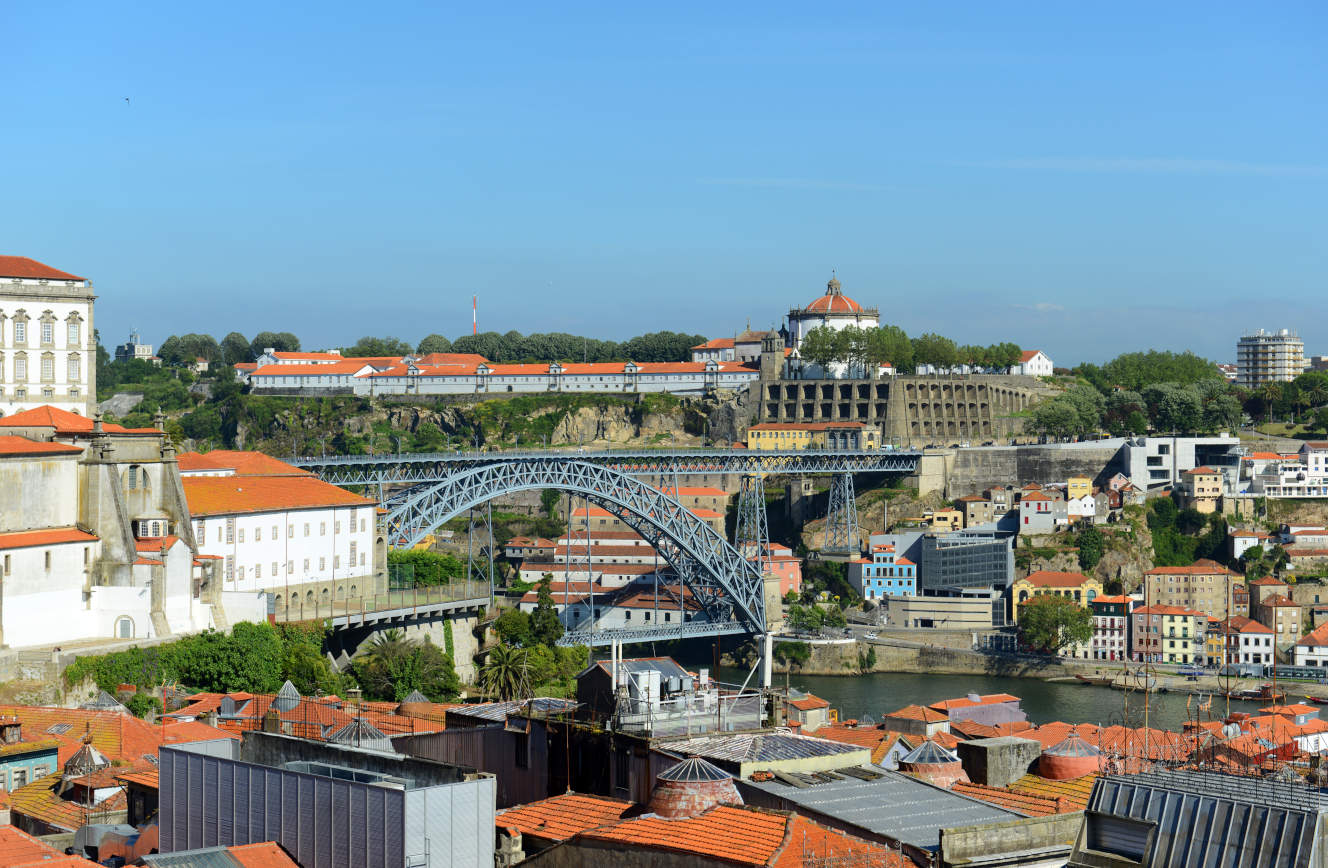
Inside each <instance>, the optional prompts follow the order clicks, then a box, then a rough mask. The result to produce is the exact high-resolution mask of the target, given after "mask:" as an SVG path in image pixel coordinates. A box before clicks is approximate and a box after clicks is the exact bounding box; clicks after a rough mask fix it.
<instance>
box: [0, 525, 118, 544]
mask: <svg viewBox="0 0 1328 868" xmlns="http://www.w3.org/2000/svg"><path fill="white" fill-rule="evenodd" d="M96 541H97V538H96V537H95V536H93V535H92V534H90V533H87V532H86V531H81V530H79V529H78V528H76V527H62V528H53V529H51V530H22V531H18V532H16V533H0V549H25V548H31V547H32V546H53V545H63V544H65V543H81V542H96Z"/></svg>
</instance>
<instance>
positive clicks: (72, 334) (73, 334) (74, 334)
mask: <svg viewBox="0 0 1328 868" xmlns="http://www.w3.org/2000/svg"><path fill="white" fill-rule="evenodd" d="M67 342H68V344H69V346H71V347H76V346H78V323H77V322H71V323H70V324H69V336H68V341H67Z"/></svg>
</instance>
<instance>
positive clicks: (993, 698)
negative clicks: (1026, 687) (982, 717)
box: [927, 693, 1019, 712]
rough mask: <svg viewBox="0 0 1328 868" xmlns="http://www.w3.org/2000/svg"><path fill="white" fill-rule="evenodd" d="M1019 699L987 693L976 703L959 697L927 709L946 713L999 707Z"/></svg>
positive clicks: (964, 697)
mask: <svg viewBox="0 0 1328 868" xmlns="http://www.w3.org/2000/svg"><path fill="white" fill-rule="evenodd" d="M1018 701H1019V697H1017V696H1011V695H1010V694H1008V693H988V694H987V695H985V696H979V697H978V698H977V700H976V701H974V700H972V699H969V698H968V697H967V696H961V697H959V698H958V699H942V700H941V701H940V702H933V703H932V704H931V705H929V706H927V707H928V708H932V709H935V710H936V711H945V712H948V711H949V710H950V709H952V708H973V707H974V706H978V705H999V704H1003V703H1006V702H1018Z"/></svg>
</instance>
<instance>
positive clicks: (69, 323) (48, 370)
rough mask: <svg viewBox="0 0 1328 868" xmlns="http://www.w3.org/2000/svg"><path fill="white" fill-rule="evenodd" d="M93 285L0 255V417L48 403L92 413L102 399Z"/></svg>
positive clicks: (14, 257) (36, 264) (24, 258)
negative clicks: (93, 305)
mask: <svg viewBox="0 0 1328 868" xmlns="http://www.w3.org/2000/svg"><path fill="white" fill-rule="evenodd" d="M93 298H94V296H93V294H92V282H91V281H89V280H86V279H84V278H82V277H78V276H77V275H73V274H68V273H67V272H64V271H60V270H58V269H55V268H51V267H50V266H49V265H44V264H42V263H40V262H37V261H36V260H33V259H28V258H27V257H25V256H0V416H8V415H12V414H13V413H18V412H21V411H23V410H29V409H32V408H33V407H38V406H42V405H50V406H53V407H56V408H58V409H61V410H67V411H69V412H71V413H78V414H79V415H80V416H89V417H90V416H91V415H92V410H93V408H94V406H95V404H96V400H97V381H96V377H97V343H96V338H95V336H94V333H93V322H92V302H93Z"/></svg>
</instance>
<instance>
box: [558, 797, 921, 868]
mask: <svg viewBox="0 0 1328 868" xmlns="http://www.w3.org/2000/svg"><path fill="white" fill-rule="evenodd" d="M577 839H584V840H588V841H601V842H606V843H609V844H614V845H618V846H619V847H621V848H624V849H626V848H634V849H644V850H661V851H665V852H671V853H680V854H686V855H688V856H696V857H702V858H704V857H709V858H710V859H714V860H720V861H724V862H728V863H731V864H735V865H767V866H775V868H798V866H802V865H804V864H806V863H805V859H806V857H809V856H810V857H813V858H818V859H819V858H825V859H831V860H833V859H834V858H835V857H840V858H853V857H858V858H860V859H864V861H867V864H872V865H880V866H891V868H893V866H904V865H907V864H908V863H907V862H904V861H902V857H900V856H898V855H897V854H892V853H890V852H889V851H888V850H886V849H885V848H884V847H882V846H880V845H878V844H872V843H868V842H867V841H863V840H861V839H858V838H853V837H850V836H848V835H845V834H844V833H842V832H838V831H835V830H832V829H827V828H825V827H824V826H820V825H818V824H816V823H813V822H812V821H810V820H807V819H805V818H803V817H800V816H797V815H796V814H788V813H784V812H782V811H768V810H763V809H760V808H748V807H733V806H730V805H720V806H718V807H714V808H711V809H710V810H708V811H706V812H705V813H702V814H700V815H698V816H695V817H688V818H682V819H673V820H666V819H664V818H662V817H657V816H654V815H645V816H641V817H636V818H633V819H628V820H621V821H619V822H617V823H613V824H612V825H608V826H602V827H600V828H596V829H587V830H586V831H584V832H582V833H581V834H579V835H577V836H576V839H574V840H577ZM868 860H870V861H868Z"/></svg>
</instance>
